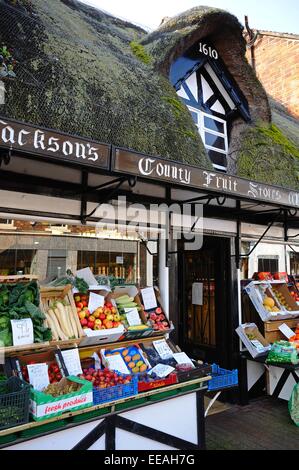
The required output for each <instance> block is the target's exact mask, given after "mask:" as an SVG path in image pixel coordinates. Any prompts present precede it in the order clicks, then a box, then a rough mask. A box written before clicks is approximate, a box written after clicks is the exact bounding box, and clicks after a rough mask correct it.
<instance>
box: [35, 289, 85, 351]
mask: <svg viewBox="0 0 299 470" xmlns="http://www.w3.org/2000/svg"><path fill="white" fill-rule="evenodd" d="M55 300H61V301H66V302H67V303H68V304H70V306H71V308H72V311H73V314H74V317H76V318H77V308H76V305H75V301H74V297H73V293H72V286H71V285H66V286H60V287H41V288H40V308H41V310H42V311H43V312H44V313H45V312H47V311H48V309H49V306H50V304H51V302H53V301H55ZM76 325H77V328H79V333H80V337H79V338H76V339H68V340H58V341H51V342H50V344H51V345H57V346H68V345H70V344H79V343H80V341H81V338H82V337H84V332H83V328H82V327H81V325H80V327H79V322H76Z"/></svg>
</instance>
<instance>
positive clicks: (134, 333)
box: [108, 286, 154, 341]
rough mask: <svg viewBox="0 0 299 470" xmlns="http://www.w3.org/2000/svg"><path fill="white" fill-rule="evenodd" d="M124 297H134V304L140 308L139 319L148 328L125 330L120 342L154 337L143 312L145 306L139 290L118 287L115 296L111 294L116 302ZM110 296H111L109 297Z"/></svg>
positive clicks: (133, 287)
mask: <svg viewBox="0 0 299 470" xmlns="http://www.w3.org/2000/svg"><path fill="white" fill-rule="evenodd" d="M122 295H128V296H129V297H134V302H135V303H136V304H138V306H139V312H138V313H139V317H140V320H141V323H142V324H143V325H146V326H147V328H146V329H143V330H125V331H124V333H123V335H122V336H121V338H120V340H121V341H124V340H128V341H129V340H135V339H142V338H147V337H149V336H152V334H153V332H154V330H153V329H152V328H151V327H150V326H148V325H147V320H146V316H145V313H144V310H143V305H142V303H141V299H140V296H139V294H138V289H137V287H136V286H116V287H115V289H114V292H113V294H110V298H111V299H112V300H114V301H115V300H116V299H117V298H118V297H121V296H122ZM108 296H109V295H108Z"/></svg>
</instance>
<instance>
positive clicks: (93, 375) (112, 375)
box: [79, 368, 132, 388]
mask: <svg viewBox="0 0 299 470" xmlns="http://www.w3.org/2000/svg"><path fill="white" fill-rule="evenodd" d="M79 377H80V379H84V380H88V381H89V382H92V385H93V387H98V388H109V387H114V386H115V385H123V384H124V385H125V384H128V383H130V382H131V381H132V376H131V375H124V374H119V373H118V372H114V371H111V370H109V369H108V368H105V369H103V370H95V369H93V368H89V369H83V374H81V375H79Z"/></svg>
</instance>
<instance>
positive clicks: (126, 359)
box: [124, 356, 132, 362]
mask: <svg viewBox="0 0 299 470" xmlns="http://www.w3.org/2000/svg"><path fill="white" fill-rule="evenodd" d="M131 359H132V358H131V356H126V357H125V358H124V360H125V361H126V362H130V361H131Z"/></svg>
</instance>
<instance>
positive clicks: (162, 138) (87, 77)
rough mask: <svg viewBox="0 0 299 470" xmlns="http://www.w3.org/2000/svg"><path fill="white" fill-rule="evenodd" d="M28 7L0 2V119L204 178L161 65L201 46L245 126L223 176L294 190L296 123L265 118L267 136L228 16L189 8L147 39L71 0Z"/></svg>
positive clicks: (198, 145) (202, 161) (277, 114)
mask: <svg viewBox="0 0 299 470" xmlns="http://www.w3.org/2000/svg"><path fill="white" fill-rule="evenodd" d="M29 4H30V2H29V0H0V13H1V14H0V42H4V43H5V44H7V45H8V46H9V47H14V49H15V50H14V56H15V57H16V59H17V60H18V61H19V63H18V65H17V67H16V73H17V79H16V80H14V81H12V82H10V83H9V84H8V85H7V95H6V104H5V105H4V106H1V105H0V114H4V115H7V116H10V117H12V118H16V119H20V120H24V121H27V122H32V123H35V124H38V125H41V126H45V127H49V128H54V129H58V130H62V131H66V132H70V133H74V134H79V135H81V136H86V137H90V138H93V139H96V140H100V141H103V142H109V143H112V144H114V145H119V146H124V147H127V148H131V149H134V150H137V151H141V152H145V153H148V154H152V155H161V156H163V157H165V158H172V159H174V160H178V161H184V162H186V163H192V164H197V165H199V166H202V167H206V168H211V164H210V162H209V160H208V157H207V155H206V152H205V150H204V148H203V145H202V142H201V139H200V137H199V135H198V133H197V129H196V127H195V125H194V123H193V121H192V118H191V116H190V114H189V111H188V109H187V108H186V107H185V105H184V104H183V103H182V102H181V101H180V100H179V98H178V97H177V95H176V93H175V91H174V89H173V87H172V86H171V84H170V82H169V78H168V77H169V69H170V65H171V63H172V62H173V61H174V60H175V59H176V58H178V57H179V56H180V55H182V54H183V53H184V52H185V51H186V50H188V48H189V47H190V46H191V45H192V44H193V43H195V42H196V41H198V40H200V39H201V38H208V39H209V40H210V42H211V43H212V44H213V45H214V46H215V48H216V49H217V51H218V53H219V55H220V57H221V58H222V60H223V61H224V63H225V65H226V67H227V69H228V71H229V72H230V74H231V76H232V77H233V78H234V80H235V81H236V83H237V84H238V86H239V88H240V90H241V92H242V93H243V95H244V96H245V98H246V100H247V102H248V105H249V110H250V114H251V117H252V122H251V123H250V124H248V123H245V122H244V121H243V120H242V119H241V118H240V119H238V120H236V121H235V122H234V126H233V129H232V134H231V145H230V148H229V171H230V172H231V173H238V174H239V175H242V176H249V177H250V178H253V179H256V180H261V181H267V182H269V183H276V184H281V185H284V186H290V187H296V188H298V187H299V179H298V178H297V173H296V172H297V161H298V155H297V153H296V152H297V151H298V150H297V148H296V145H297V144H298V141H297V142H296V140H297V139H296V136H297V135H298V133H297V129H298V123H297V122H296V121H295V120H290V119H289V118H288V116H287V115H286V114H285V113H282V112H281V111H279V110H277V108H275V109H273V111H272V116H273V122H274V123H276V124H277V126H278V127H279V129H281V130H282V131H283V133H284V134H280V131H279V130H276V128H274V127H273V126H272V127H271V111H270V107H269V102H268V98H267V96H266V93H265V91H264V89H263V87H262V86H261V84H260V82H259V81H258V80H257V78H256V76H255V74H254V72H253V70H252V68H251V67H250V65H249V64H248V62H247V60H246V58H245V49H246V44H245V40H244V38H243V36H242V30H243V28H242V26H241V25H240V23H239V22H238V20H237V19H236V18H235V17H234V16H233V15H231V14H229V13H227V12H225V11H223V10H219V9H215V8H209V7H197V8H192V9H191V10H189V11H187V12H185V13H183V14H181V15H178V16H176V17H174V18H171V19H169V20H167V21H165V22H164V23H163V24H162V25H161V26H160V27H159V28H158V29H157V30H156V31H154V32H153V33H150V34H148V33H147V32H146V31H143V30H142V29H141V28H139V27H137V26H135V25H133V24H130V23H128V22H125V21H122V20H119V19H118V18H115V17H113V16H110V15H108V14H106V13H103V12H101V11H99V10H96V9H94V8H91V7H89V6H87V5H85V4H83V3H80V2H78V1H77V0H51V2H44V1H43V0H32V2H31V4H32V8H30V7H28V5H29ZM278 134H279V135H278ZM256 136H257V137H256ZM289 139H290V140H289ZM260 159H261V161H262V164H259V160H260Z"/></svg>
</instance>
